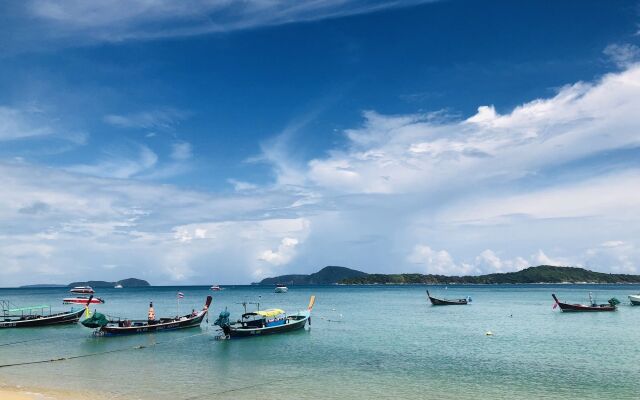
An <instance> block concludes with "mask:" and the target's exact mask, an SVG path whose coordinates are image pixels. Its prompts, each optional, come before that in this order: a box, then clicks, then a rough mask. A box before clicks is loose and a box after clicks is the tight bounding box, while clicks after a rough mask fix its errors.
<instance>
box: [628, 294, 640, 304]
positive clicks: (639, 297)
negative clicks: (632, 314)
mask: <svg viewBox="0 0 640 400" xmlns="http://www.w3.org/2000/svg"><path fill="white" fill-rule="evenodd" d="M629 301H630V302H631V305H632V306H640V294H630V295H629Z"/></svg>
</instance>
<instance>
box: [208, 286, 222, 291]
mask: <svg viewBox="0 0 640 400" xmlns="http://www.w3.org/2000/svg"><path fill="white" fill-rule="evenodd" d="M210 289H211V290H213V291H214V292H218V291H220V290H222V288H221V287H220V286H218V285H213V286H211V288H210Z"/></svg>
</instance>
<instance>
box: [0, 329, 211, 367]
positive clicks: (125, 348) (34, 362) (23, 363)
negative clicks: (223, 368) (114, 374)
mask: <svg viewBox="0 0 640 400" xmlns="http://www.w3.org/2000/svg"><path fill="white" fill-rule="evenodd" d="M207 333H208V332H201V333H197V334H195V335H190V336H184V337H179V338H175V339H171V340H165V341H161V342H155V343H151V344H147V345H137V346H133V347H123V348H120V349H113V350H105V351H99V352H95V353H88V354H79V355H76V356H69V357H58V358H50V359H46V360H36V361H25V362H20V363H13V364H2V365H0V368H8V367H18V366H21V365H33V364H44V363H50V362H58V361H68V360H75V359H78V358H86V357H95V356H101V355H104V354H112V353H118V352H121V351H127V350H142V349H146V348H149V347H153V346H157V345H161V344H166V343H171V342H175V341H178V340H183V339H189V338H192V337H195V336H201V335H205V334H207Z"/></svg>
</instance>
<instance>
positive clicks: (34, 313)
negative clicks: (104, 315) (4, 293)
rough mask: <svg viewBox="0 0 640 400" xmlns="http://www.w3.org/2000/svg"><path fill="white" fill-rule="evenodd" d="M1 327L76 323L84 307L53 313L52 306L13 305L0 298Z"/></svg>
mask: <svg viewBox="0 0 640 400" xmlns="http://www.w3.org/2000/svg"><path fill="white" fill-rule="evenodd" d="M0 305H1V306H2V314H0V329H2V328H28V327H39V326H50V325H62V324H74V323H76V322H78V321H79V320H80V317H81V316H82V313H84V312H85V309H84V308H80V309H77V310H74V309H73V308H72V309H71V310H70V311H63V312H57V313H53V312H51V306H48V305H38V306H30V307H15V306H14V307H13V308H12V304H11V303H10V302H9V301H7V300H0Z"/></svg>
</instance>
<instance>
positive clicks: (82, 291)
mask: <svg viewBox="0 0 640 400" xmlns="http://www.w3.org/2000/svg"><path fill="white" fill-rule="evenodd" d="M69 291H70V292H71V293H80V294H94V293H95V291H94V290H93V288H92V287H91V286H76V287H74V288H73V289H71V290H69Z"/></svg>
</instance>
